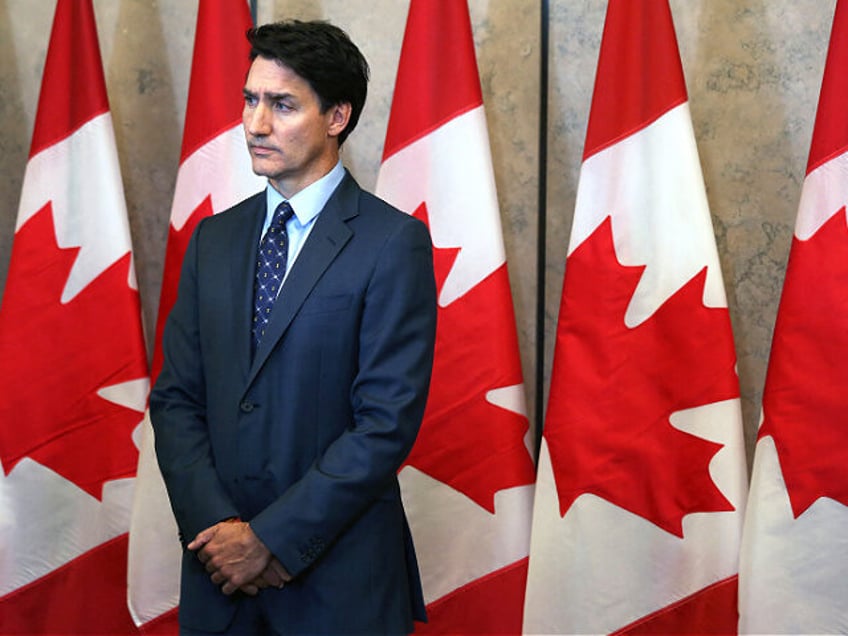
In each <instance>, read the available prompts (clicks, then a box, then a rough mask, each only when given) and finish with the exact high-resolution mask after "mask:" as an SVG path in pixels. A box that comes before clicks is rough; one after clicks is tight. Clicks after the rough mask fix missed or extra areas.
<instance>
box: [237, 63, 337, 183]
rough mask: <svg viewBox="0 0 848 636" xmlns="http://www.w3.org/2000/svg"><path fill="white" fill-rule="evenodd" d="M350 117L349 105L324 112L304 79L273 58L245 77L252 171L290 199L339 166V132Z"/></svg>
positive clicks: (245, 115)
mask: <svg viewBox="0 0 848 636" xmlns="http://www.w3.org/2000/svg"><path fill="white" fill-rule="evenodd" d="M349 115H350V105H349V104H341V105H338V106H332V107H330V108H329V109H328V110H327V112H325V113H322V112H321V104H320V102H319V100H318V96H317V95H316V94H315V91H313V90H312V87H311V86H310V85H309V83H308V82H307V81H306V80H305V79H303V78H302V77H300V76H299V75H298V74H297V73H295V72H294V71H292V70H291V69H290V68H288V67H287V66H283V65H282V64H280V63H278V62H276V61H274V60H269V59H266V58H263V57H257V58H256V59H255V60H253V63H252V64H251V66H250V70H249V71H248V74H247V81H246V82H245V85H244V111H243V112H242V121H243V124H244V133H245V138H246V139H247V146H248V150H249V151H250V156H251V159H252V161H253V171H254V172H255V173H256V174H258V175H260V176H264V177H268V179H269V180H270V181H271V183H272V185H274V187H276V188H277V190H279V191H280V193H281V194H282V195H283V196H285V197H287V198H288V197H291V196H292V195H294V194H295V193H297V192H299V191H300V190H302V189H303V188H305V187H306V186H308V185H309V184H310V183H313V182H314V181H317V180H318V179H320V178H321V177H322V176H324V175H325V174H326V173H327V172H329V171H330V170H331V169H332V168H333V166H334V165H335V164H336V162H337V161H338V156H339V149H338V141H337V138H338V134H339V133H340V132H341V131H342V130H344V127H345V125H347V121H348V118H349Z"/></svg>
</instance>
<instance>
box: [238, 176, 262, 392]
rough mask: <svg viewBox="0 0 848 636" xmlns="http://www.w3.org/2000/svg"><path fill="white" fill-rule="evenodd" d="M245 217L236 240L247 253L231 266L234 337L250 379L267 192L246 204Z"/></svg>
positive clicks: (241, 369)
mask: <svg viewBox="0 0 848 636" xmlns="http://www.w3.org/2000/svg"><path fill="white" fill-rule="evenodd" d="M244 212H245V215H246V216H247V218H245V219H241V221H240V222H239V224H238V225H237V228H236V230H235V231H236V232H243V233H242V234H239V235H237V236H233V237H232V239H233V244H234V245H244V249H240V250H234V251H233V258H232V261H231V264H230V285H231V286H232V294H231V295H230V297H231V298H233V300H234V302H233V305H232V307H231V308H230V311H231V314H232V316H231V320H232V324H233V329H232V332H231V333H232V334H233V341H234V351H235V356H236V363H237V364H238V370H239V372H240V374H241V376H242V377H246V376H247V373H248V371H249V370H250V365H251V359H250V347H251V345H250V338H251V326H252V323H253V284H254V279H255V277H256V251H257V249H258V246H259V239H260V238H261V234H262V223H263V222H264V220H265V191H264V190H263V191H262V192H260V193H259V194H258V195H256V197H255V201H254V200H249V201H247V202H246V203H245V210H244Z"/></svg>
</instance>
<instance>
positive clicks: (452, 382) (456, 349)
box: [406, 204, 534, 513]
mask: <svg viewBox="0 0 848 636" xmlns="http://www.w3.org/2000/svg"><path fill="white" fill-rule="evenodd" d="M413 216H416V217H418V218H420V219H422V220H423V221H424V222H425V223H428V225H429V221H428V216H427V211H426V205H425V204H421V205H420V206H419V207H418V209H417V210H416V211H415V214H414V215H413ZM458 252H459V249H455V248H449V249H441V248H434V251H433V265H434V269H435V272H436V284H437V287H438V289H439V291H441V289H442V286H443V284H444V281H445V279H446V278H447V276H448V273H449V272H450V270H451V268H452V267H453V263H454V261H455V260H456V256H457V253H458ZM511 299H512V296H511V294H510V289H509V276H508V274H507V270H506V265H505V264H504V265H502V266H501V267H499V268H498V269H497V270H495V271H494V272H493V273H492V274H490V275H489V276H488V277H486V278H485V279H484V280H483V281H482V282H480V283H479V284H477V285H475V286H474V287H473V288H472V289H470V290H469V291H468V292H467V293H466V294H464V295H463V296H461V297H460V298H458V299H456V300H455V301H454V302H452V303H451V304H450V305H448V306H447V307H441V306H440V307H439V309H438V322H437V328H436V357H435V362H434V364H433V379H432V382H431V385H430V395H429V398H428V400H427V408H426V411H425V413H424V422H423V423H422V426H421V431H420V433H419V434H418V440H417V441H416V443H415V446H414V447H413V449H412V452H411V453H410V455H409V457H408V458H407V460H406V464H410V465H412V466H415V467H416V468H418V469H419V470H421V471H422V472H424V473H426V474H428V475H430V476H431V477H433V478H434V479H438V480H439V481H441V482H444V483H445V484H447V485H449V486H451V487H452V488H454V489H455V490H458V491H459V492H462V493H463V494H465V495H466V496H467V497H469V498H470V499H472V500H473V501H474V502H475V503H477V504H478V505H479V506H481V507H483V508H485V509H486V510H488V511H489V512H491V513H494V511H495V493H496V492H497V491H499V490H503V489H505V488H512V487H514V486H520V485H524V484H531V483H533V479H534V469H533V462H532V460H531V458H530V453H529V452H528V450H527V447H526V446H525V444H524V436H525V434H526V433H527V430H528V428H529V423H528V420H527V418H526V417H525V416H523V415H519V414H518V413H515V412H513V411H509V410H506V409H503V408H500V407H498V406H495V405H494V404H492V403H491V402H488V401H487V400H486V394H487V393H488V392H489V391H491V390H494V389H499V388H502V387H509V386H514V385H516V384H521V383H522V381H523V380H522V376H521V362H520V360H519V357H518V336H517V334H516V329H515V316H514V315H513V313H512V301H511Z"/></svg>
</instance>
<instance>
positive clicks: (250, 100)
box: [244, 93, 259, 108]
mask: <svg viewBox="0 0 848 636" xmlns="http://www.w3.org/2000/svg"><path fill="white" fill-rule="evenodd" d="M258 102H259V100H258V99H257V98H256V96H255V95H248V94H247V93H245V95H244V104H245V106H249V107H250V108H254V107H255V106H256V104H257V103H258Z"/></svg>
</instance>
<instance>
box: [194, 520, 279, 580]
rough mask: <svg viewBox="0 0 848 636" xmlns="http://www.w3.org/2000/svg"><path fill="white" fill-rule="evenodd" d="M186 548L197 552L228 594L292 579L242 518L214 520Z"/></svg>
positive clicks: (212, 575)
mask: <svg viewBox="0 0 848 636" xmlns="http://www.w3.org/2000/svg"><path fill="white" fill-rule="evenodd" d="M188 549H189V550H194V551H195V552H196V554H197V558H198V559H200V561H201V563H203V564H204V566H205V567H206V571H207V572H209V575H210V578H211V579H212V582H213V583H214V584H215V585H220V586H221V591H222V592H223V593H224V594H227V595H230V594H232V593H233V592H235V591H236V590H241V591H242V592H244V593H245V594H249V595H250V596H255V595H256V594H258V593H259V590H261V589H263V588H266V587H276V588H282V587H283V586H284V585H285V584H286V583H288V582H289V581H291V579H292V577H291V575H290V574H289V573H288V572H287V571H286V569H285V568H284V567H283V564H282V563H280V561H279V560H277V558H276V557H274V556H273V555H272V554H271V551H270V550H269V549H268V548H267V547H266V546H265V544H264V543H262V541H261V540H260V539H259V537H257V536H256V534H255V533H254V532H253V529H252V528H251V527H250V524H248V523H246V522H244V521H239V520H237V519H228V520H227V521H221V522H220V523H216V524H215V525H214V526H212V527H210V528H207V529H206V530H203V531H202V532H200V533H199V534H198V535H197V536H196V537H195V538H194V540H193V541H192V542H191V543H189V544H188Z"/></svg>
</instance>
